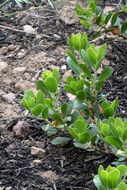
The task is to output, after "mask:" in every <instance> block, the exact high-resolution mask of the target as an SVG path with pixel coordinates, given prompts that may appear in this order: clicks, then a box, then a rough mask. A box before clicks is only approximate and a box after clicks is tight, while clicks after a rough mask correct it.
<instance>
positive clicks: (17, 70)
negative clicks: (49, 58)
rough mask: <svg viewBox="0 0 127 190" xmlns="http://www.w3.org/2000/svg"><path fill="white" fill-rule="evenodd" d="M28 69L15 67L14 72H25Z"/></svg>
mask: <svg viewBox="0 0 127 190" xmlns="http://www.w3.org/2000/svg"><path fill="white" fill-rule="evenodd" d="M25 71H26V67H17V68H14V69H13V73H16V74H18V73H24V72H25Z"/></svg>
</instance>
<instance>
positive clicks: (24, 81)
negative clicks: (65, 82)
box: [0, 0, 127, 190]
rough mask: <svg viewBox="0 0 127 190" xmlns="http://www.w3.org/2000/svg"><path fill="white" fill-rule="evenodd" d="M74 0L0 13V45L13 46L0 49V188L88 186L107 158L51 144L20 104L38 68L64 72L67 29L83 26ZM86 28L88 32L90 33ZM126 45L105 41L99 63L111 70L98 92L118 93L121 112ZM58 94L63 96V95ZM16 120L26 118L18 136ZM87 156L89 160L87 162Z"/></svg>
mask: <svg viewBox="0 0 127 190" xmlns="http://www.w3.org/2000/svg"><path fill="white" fill-rule="evenodd" d="M118 2H119V1H118ZM118 2H117V1H103V2H101V4H102V6H103V7H105V6H114V7H116V5H117V3H118ZM74 3H75V1H69V3H68V1H64V0H63V1H62V2H61V3H60V4H58V6H57V7H56V8H54V9H51V7H50V6H44V7H43V8H41V9H36V10H32V11H30V12H25V13H22V14H21V13H20V14H16V15H14V16H10V17H5V18H0V26H4V28H2V27H0V48H3V47H7V48H8V47H9V45H10V44H13V45H14V47H15V48H14V50H12V51H9V50H7V52H5V53H3V52H2V53H1V54H0V59H1V62H2V66H1V65H0V68H2V67H3V65H4V68H2V69H1V71H0V160H1V164H0V189H1V190H2V189H6V190H7V189H8V190H9V188H10V189H14V190H15V189H17V190H20V189H21V190H25V189H29V190H33V189H36V190H41V189H44V190H74V189H75V190H78V189H80V190H87V188H88V189H91V190H94V189H95V188H94V186H93V182H92V178H93V177H92V174H96V173H97V169H98V166H99V165H100V164H103V165H104V166H107V165H108V164H109V163H111V161H112V159H113V158H112V157H110V156H105V155H102V154H101V155H100V154H99V153H95V152H87V151H83V150H80V149H76V148H74V147H73V145H72V144H69V145H68V146H65V147H57V148H56V147H54V146H53V145H51V139H49V138H47V136H46V135H45V134H44V132H43V131H42V130H41V126H42V123H41V122H40V121H38V120H36V119H35V118H33V117H32V116H31V115H29V114H28V115H26V110H25V109H24V108H23V107H22V105H21V99H22V97H23V92H24V90H26V89H29V88H32V89H33V90H34V91H35V92H36V88H35V81H36V80H37V79H38V78H39V77H40V76H41V73H42V72H40V71H44V70H45V69H51V70H52V69H53V68H54V67H58V68H59V69H60V74H61V75H62V74H64V73H65V72H66V71H67V69H68V66H67V64H66V54H65V49H67V48H68V47H67V37H68V36H70V35H71V33H75V34H76V33H78V32H81V31H85V29H83V28H82V27H81V26H80V24H79V22H78V21H77V19H76V18H74V17H73V16H74V11H73V10H74V9H73V8H72V7H73V6H74ZM123 3H124V2H123ZM33 6H36V5H34V4H33ZM63 7H64V8H63ZM66 7H71V8H69V9H68V8H66ZM70 9H71V10H70ZM12 10H13V11H14V10H17V7H16V6H15V4H14V6H13V5H10V8H9V9H7V10H5V11H6V13H8V12H10V13H11V12H13V11H12ZM62 10H63V12H61V11H62ZM65 10H66V11H67V12H66V14H65ZM71 11H72V12H71ZM68 14H72V17H71V18H70V20H68V18H65V17H66V16H68ZM72 18H73V19H72ZM68 22H69V23H68ZM26 24H29V25H31V26H32V27H33V28H34V30H35V33H36V34H27V33H25V32H24V31H23V26H24V25H26ZM68 24H69V25H68ZM87 33H88V36H90V33H91V32H90V31H87ZM126 45H127V44H126V43H125V42H124V43H123V42H122V41H120V40H118V41H116V42H110V43H109V44H108V51H107V55H106V59H105V61H104V65H103V66H107V65H111V66H112V67H113V70H114V72H113V75H112V77H110V79H109V80H108V81H107V82H106V83H105V86H104V89H103V91H104V92H106V93H107V92H110V94H109V96H108V99H109V100H114V99H115V98H116V97H117V96H118V98H119V108H118V111H119V114H120V115H121V116H122V117H126V114H127V106H126V105H127V85H126V84H127V77H126V76H127V64H126V63H127V57H126V53H127V46H126ZM3 54H4V55H3ZM8 94H9V95H8ZM61 98H63V101H65V99H66V96H63V97H61ZM18 121H26V122H27V123H29V125H30V134H29V135H28V136H27V137H25V138H23V139H18V138H17V137H15V136H14V134H13V132H12V128H13V126H15V124H17V122H18ZM38 142H42V143H38ZM32 146H36V147H39V148H43V149H44V150H45V153H44V155H43V157H42V158H38V157H35V156H33V155H32V154H31V147H32ZM89 158H93V159H92V160H90V161H87V160H88V159H89Z"/></svg>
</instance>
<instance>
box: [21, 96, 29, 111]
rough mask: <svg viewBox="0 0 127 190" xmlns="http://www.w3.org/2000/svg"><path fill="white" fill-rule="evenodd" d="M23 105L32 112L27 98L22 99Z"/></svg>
mask: <svg viewBox="0 0 127 190" xmlns="http://www.w3.org/2000/svg"><path fill="white" fill-rule="evenodd" d="M22 104H23V106H24V107H25V108H26V109H27V110H30V106H29V104H28V102H27V101H26V99H25V98H23V99H22Z"/></svg>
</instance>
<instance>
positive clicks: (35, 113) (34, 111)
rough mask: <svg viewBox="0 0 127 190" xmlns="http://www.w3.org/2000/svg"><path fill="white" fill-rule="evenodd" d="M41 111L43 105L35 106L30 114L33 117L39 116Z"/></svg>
mask: <svg viewBox="0 0 127 190" xmlns="http://www.w3.org/2000/svg"><path fill="white" fill-rule="evenodd" d="M42 109H43V105H42V104H38V105H37V106H35V107H34V108H33V109H32V114H33V115H34V116H39V115H40V114H41V112H42Z"/></svg>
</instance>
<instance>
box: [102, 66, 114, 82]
mask: <svg viewBox="0 0 127 190" xmlns="http://www.w3.org/2000/svg"><path fill="white" fill-rule="evenodd" d="M112 72H113V69H112V67H106V68H105V69H104V70H103V71H102V72H101V74H100V77H99V81H104V80H106V79H107V78H109V77H110V76H111V74H112Z"/></svg>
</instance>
